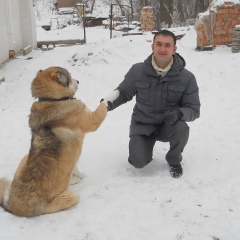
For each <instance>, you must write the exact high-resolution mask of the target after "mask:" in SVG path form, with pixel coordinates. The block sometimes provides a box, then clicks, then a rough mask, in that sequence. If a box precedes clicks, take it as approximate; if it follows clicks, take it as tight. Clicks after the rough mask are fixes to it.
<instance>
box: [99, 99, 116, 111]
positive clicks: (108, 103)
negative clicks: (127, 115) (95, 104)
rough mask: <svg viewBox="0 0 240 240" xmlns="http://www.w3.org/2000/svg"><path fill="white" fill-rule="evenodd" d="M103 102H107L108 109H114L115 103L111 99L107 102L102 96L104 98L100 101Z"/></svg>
mask: <svg viewBox="0 0 240 240" xmlns="http://www.w3.org/2000/svg"><path fill="white" fill-rule="evenodd" d="M101 102H104V103H105V104H106V106H107V110H108V111H111V110H113V103H112V102H111V101H107V103H106V102H105V101H104V99H103V98H102V99H101V100H100V103H101Z"/></svg>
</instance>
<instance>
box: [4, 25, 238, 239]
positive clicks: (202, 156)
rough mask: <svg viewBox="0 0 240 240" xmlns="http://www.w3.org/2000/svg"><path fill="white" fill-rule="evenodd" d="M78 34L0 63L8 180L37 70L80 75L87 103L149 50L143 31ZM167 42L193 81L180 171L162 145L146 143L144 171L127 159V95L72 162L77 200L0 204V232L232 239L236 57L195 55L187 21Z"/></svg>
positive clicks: (224, 50) (223, 52)
mask: <svg viewBox="0 0 240 240" xmlns="http://www.w3.org/2000/svg"><path fill="white" fill-rule="evenodd" d="M76 32H77V31H76V28H75V27H67V28H64V29H62V30H61V31H60V30H58V34H55V38H56V39H59V38H61V36H65V35H66V34H67V35H68V37H69V38H75V35H76V34H77V33H76ZM44 34H45V32H44ZM49 34H50V33H49ZM53 34H54V32H52V35H53ZM79 34H80V33H79ZM81 34H82V35H80V37H81V36H83V32H82V33H81ZM115 34H116V32H114V35H115ZM86 36H87V43H86V44H85V45H74V46H65V47H64V46H58V47H56V48H55V49H54V50H51V51H45V52H43V51H41V50H40V49H38V50H33V51H32V52H31V53H30V54H28V55H27V56H25V57H20V56H19V57H18V58H16V59H12V60H9V61H8V62H6V63H4V64H2V65H1V66H0V76H3V77H5V82H2V83H1V84H0V126H1V134H0V156H1V157H0V177H7V178H9V179H12V178H13V175H14V173H15V170H16V167H17V165H18V163H19V161H20V160H21V158H22V157H23V156H24V155H25V154H26V153H27V152H28V150H29V147H30V139H31V134H30V130H29V127H28V116H29V113H30V107H31V105H32V103H33V101H34V99H32V97H31V93H30V85H31V81H32V79H33V78H34V77H35V75H36V72H37V71H38V70H40V69H45V68H47V67H49V66H57V65H58V66H62V67H65V68H67V69H68V70H69V71H70V72H71V73H72V76H73V77H74V78H76V79H78V80H79V81H80V84H79V90H78V92H77V94H76V97H77V98H80V99H82V100H83V101H84V102H85V103H86V104H87V105H88V107H89V108H90V109H92V110H94V109H95V108H96V107H97V106H98V104H99V101H100V99H101V98H104V97H105V96H106V95H108V94H109V93H110V92H111V91H112V90H113V89H115V88H116V87H117V86H118V84H119V83H120V82H121V81H122V80H123V78H124V75H125V74H126V72H127V71H128V69H129V68H130V67H131V65H132V64H134V63H136V62H139V61H143V60H144V59H145V58H146V57H147V56H148V55H149V54H150V53H151V40H152V38H153V35H152V34H151V33H150V32H145V33H144V34H143V35H137V36H126V37H121V36H119V35H118V36H117V35H116V36H117V37H114V38H112V39H109V38H110V37H109V36H110V32H109V30H107V29H103V28H87V29H86ZM41 38H43V32H40V31H38V39H41ZM177 47H178V53H180V54H181V55H182V56H183V57H184V58H185V60H186V63H187V69H188V70H190V71H192V72H193V73H194V74H195V76H196V78H197V81H198V85H199V88H200V99H201V104H202V107H201V117H200V118H199V119H198V120H196V121H194V122H192V123H189V126H190V128H191V130H190V138H189V141H188V144H187V146H186V148H185V151H184V154H183V170H184V174H183V176H182V177H181V178H180V179H174V178H172V177H171V176H170V174H169V168H168V165H167V163H166V161H165V154H166V153H167V150H168V143H160V142H158V143H156V145H155V148H154V156H153V158H154V160H153V161H152V162H151V163H150V164H149V165H148V166H146V167H145V168H143V169H140V170H139V169H135V168H133V167H132V166H131V165H130V164H129V163H128V161H127V158H128V141H129V137H128V133H129V124H130V119H131V113H132V108H133V106H134V100H132V101H131V102H129V103H127V104H125V105H123V106H120V107H119V108H117V109H115V110H114V111H113V112H109V113H108V116H107V118H106V120H105V121H104V122H103V124H102V126H101V127H100V128H99V130H98V131H96V132H94V133H89V134H88V135H86V138H85V141H84V146H83V153H82V155H81V158H80V161H79V163H78V166H79V168H80V170H81V171H83V172H84V173H85V174H86V175H87V176H86V178H84V179H83V180H82V181H81V182H80V183H79V184H76V185H73V186H71V187H70V188H71V189H74V191H76V192H78V193H79V194H80V197H81V200H80V202H79V203H78V204H77V205H76V206H74V207H72V208H70V209H68V210H65V211H62V212H58V213H54V214H48V215H42V216H38V217H34V218H22V217H16V216H14V215H12V214H10V213H8V212H5V211H4V210H3V209H2V208H0V216H1V217H0V226H1V227H0V239H7V240H15V239H18V240H32V239H35V240H42V239H44V240H52V239H56V240H66V239H69V240H74V239H78V240H130V239H131V240H160V239H161V240H217V239H219V240H239V225H240V192H239V185H240V175H239V172H240V164H239V159H240V152H239V146H240V128H239V122H240V114H239V110H237V109H238V106H239V105H240V96H239V92H240V83H239V74H238V70H239V62H240V54H239V53H235V54H233V53H232V52H231V48H230V47H227V46H219V47H217V48H216V49H215V50H214V51H208V52H197V51H196V50H195V47H196V32H195V30H194V29H193V28H192V27H191V28H190V30H189V31H187V34H186V35H185V36H184V37H183V38H182V39H181V40H178V42H177ZM29 57H32V59H29ZM26 59H29V60H26Z"/></svg>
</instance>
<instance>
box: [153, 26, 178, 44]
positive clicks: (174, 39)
mask: <svg viewBox="0 0 240 240" xmlns="http://www.w3.org/2000/svg"><path fill="white" fill-rule="evenodd" d="M159 35H163V36H170V37H172V39H173V42H174V46H175V45H176V43H177V38H176V36H175V34H174V33H173V32H171V31H169V30H166V29H164V30H161V31H159V32H157V33H155V35H154V37H153V42H154V41H155V38H156V36H159Z"/></svg>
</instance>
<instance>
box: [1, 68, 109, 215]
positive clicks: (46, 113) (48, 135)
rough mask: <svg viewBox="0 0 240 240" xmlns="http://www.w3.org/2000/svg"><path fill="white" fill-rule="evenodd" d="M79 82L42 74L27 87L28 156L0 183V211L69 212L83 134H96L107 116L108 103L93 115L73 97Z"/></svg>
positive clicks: (57, 71)
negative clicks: (30, 98) (31, 100)
mask: <svg viewBox="0 0 240 240" xmlns="http://www.w3.org/2000/svg"><path fill="white" fill-rule="evenodd" d="M78 83H79V82H78V81H76V80H74V79H73V78H72V77H71V75H70V73H69V72H68V71H67V70H66V69H65V68H61V67H49V68H47V69H45V70H40V71H39V72H38V73H37V75H36V77H35V78H34V79H33V81H32V84H31V92H32V96H33V98H37V99H38V100H37V101H35V102H34V103H33V105H32V107H31V113H30V116H29V127H30V129H31V133H32V138H31V146H30V150H29V153H28V154H27V155H26V156H25V157H24V158H23V159H22V160H21V162H20V164H19V166H18V168H17V170H16V173H15V175H14V178H13V181H12V182H10V181H8V180H6V179H0V205H1V206H2V207H3V208H4V209H5V210H6V211H8V212H10V213H12V214H14V215H17V216H24V217H33V216H38V215H42V214H49V213H54V212H58V211H61V210H64V209H67V208H70V207H72V206H74V205H75V204H77V203H78V202H79V195H78V194H77V193H75V192H73V191H70V190H69V189H68V186H69V184H73V183H77V182H78V181H79V180H80V178H81V175H80V172H79V171H78V169H77V167H76V163H77V161H78V159H79V157H80V155H81V151H82V145H83V139H84V136H85V134H86V133H88V132H93V131H96V130H97V129H98V127H99V126H100V125H101V123H102V122H103V121H104V119H105V117H106V115H107V106H106V103H104V102H102V103H100V105H99V106H98V107H97V109H96V110H95V111H93V112H92V111H90V110H89V109H88V107H87V106H86V105H85V104H84V103H83V102H82V101H81V100H77V99H75V98H73V97H74V94H75V92H76V91H77V88H78Z"/></svg>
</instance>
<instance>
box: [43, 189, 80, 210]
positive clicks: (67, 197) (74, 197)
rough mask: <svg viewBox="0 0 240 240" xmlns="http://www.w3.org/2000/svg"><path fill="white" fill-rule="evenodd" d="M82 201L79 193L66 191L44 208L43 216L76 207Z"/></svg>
mask: <svg viewBox="0 0 240 240" xmlns="http://www.w3.org/2000/svg"><path fill="white" fill-rule="evenodd" d="M79 200H80V197H79V195H78V194H77V193H75V192H71V191H69V190H66V191H65V192H63V193H62V194H61V195H60V196H58V197H56V198H54V199H53V200H52V201H51V202H50V203H49V204H48V205H47V206H45V207H44V209H43V213H42V214H47V213H54V212H59V211H62V210H64V209H67V208H70V207H72V206H74V205H76V204H77V203H78V202H79Z"/></svg>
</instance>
